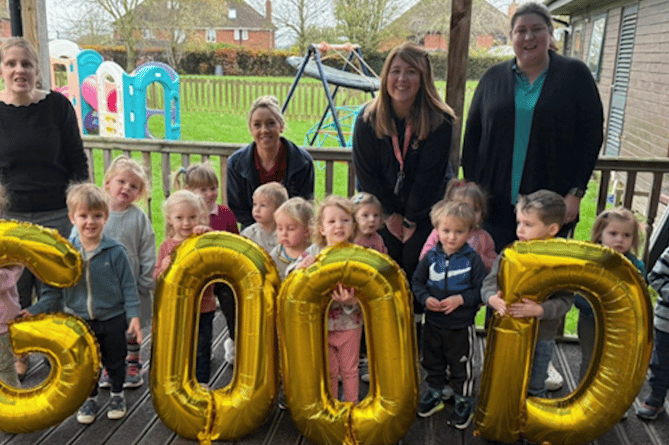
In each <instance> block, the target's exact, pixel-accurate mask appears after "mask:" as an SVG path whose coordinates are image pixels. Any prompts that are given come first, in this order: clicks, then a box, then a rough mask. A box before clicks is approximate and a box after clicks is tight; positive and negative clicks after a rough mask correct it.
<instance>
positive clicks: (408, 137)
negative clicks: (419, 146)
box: [390, 123, 412, 195]
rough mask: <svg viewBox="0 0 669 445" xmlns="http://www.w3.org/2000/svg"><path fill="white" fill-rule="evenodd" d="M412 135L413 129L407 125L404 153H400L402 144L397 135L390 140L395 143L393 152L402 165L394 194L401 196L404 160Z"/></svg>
mask: <svg viewBox="0 0 669 445" xmlns="http://www.w3.org/2000/svg"><path fill="white" fill-rule="evenodd" d="M411 133H412V128H411V124H410V123H407V126H406V128H405V130H404V151H403V152H400V142H399V141H398V140H397V134H395V133H393V135H392V136H391V137H390V139H391V140H392V141H393V151H394V152H395V157H396V158H397V162H399V164H400V171H398V172H397V179H396V180H395V188H394V189H393V193H394V194H396V195H399V193H400V190H401V189H402V182H403V181H404V158H405V157H406V155H407V150H408V149H409V142H411Z"/></svg>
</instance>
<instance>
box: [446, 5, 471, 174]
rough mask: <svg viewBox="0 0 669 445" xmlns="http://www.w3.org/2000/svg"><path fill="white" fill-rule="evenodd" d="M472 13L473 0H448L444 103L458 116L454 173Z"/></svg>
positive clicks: (457, 163) (453, 146)
mask: <svg viewBox="0 0 669 445" xmlns="http://www.w3.org/2000/svg"><path fill="white" fill-rule="evenodd" d="M471 17H472V0H453V1H452V2H451V33H450V39H449V44H448V68H447V72H446V103H447V104H449V105H450V106H451V107H452V108H453V110H454V111H455V114H456V116H457V117H458V120H457V121H455V122H454V124H453V139H452V140H451V164H452V165H453V169H454V173H455V175H456V176H457V174H458V168H459V166H460V139H461V135H462V125H463V124H464V122H465V121H466V119H467V116H463V110H464V104H465V87H466V86H467V60H468V57H469V28H470V24H471Z"/></svg>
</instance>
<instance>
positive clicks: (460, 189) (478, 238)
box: [419, 179, 497, 270]
mask: <svg viewBox="0 0 669 445" xmlns="http://www.w3.org/2000/svg"><path fill="white" fill-rule="evenodd" d="M444 199H445V200H446V201H460V202H464V203H465V204H467V205H468V206H470V207H471V208H472V210H473V211H474V217H475V220H474V230H472V233H471V235H469V239H468V240H467V244H469V245H470V246H471V247H472V249H474V251H476V253H478V254H479V256H480V257H481V260H483V264H485V267H486V269H488V270H490V268H491V267H492V263H493V262H494V261H495V258H497V253H496V252H495V242H494V241H493V239H492V236H490V234H489V233H488V232H486V231H485V230H483V229H482V228H481V224H482V223H483V220H484V219H485V217H486V213H487V210H486V197H485V193H484V192H483V190H481V187H479V186H478V185H476V183H475V182H471V181H464V180H462V179H451V180H450V181H449V182H448V185H447V186H446V193H445V195H444ZM438 241H439V236H438V235H437V229H434V230H433V231H432V232H431V233H430V235H429V236H428V237H427V240H425V244H424V245H423V250H421V252H420V256H419V258H420V259H423V256H425V254H426V253H427V251H428V250H430V249H432V248H433V247H434V246H436V245H437V242H438Z"/></svg>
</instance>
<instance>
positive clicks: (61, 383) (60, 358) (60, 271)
mask: <svg viewBox="0 0 669 445" xmlns="http://www.w3.org/2000/svg"><path fill="white" fill-rule="evenodd" d="M12 264H23V265H25V266H26V267H28V268H29V269H30V270H31V271H32V272H33V273H34V274H35V275H36V276H37V277H38V278H39V279H40V280H42V281H44V282H45V283H47V284H50V285H52V286H57V287H67V286H73V285H74V284H76V283H77V282H78V281H79V279H80V278H81V256H80V255H79V252H78V251H77V250H76V249H74V248H73V247H72V246H71V245H70V244H69V243H67V242H66V241H65V240H64V239H63V238H62V237H61V236H60V235H58V232H56V231H55V230H51V229H45V228H43V227H40V226H37V225H34V224H29V223H22V222H17V221H0V266H7V265H12ZM9 335H10V338H11V342H12V347H13V348H14V351H15V352H16V353H17V354H27V353H30V352H39V353H42V354H44V355H46V356H47V357H48V358H49V361H50V362H51V372H50V373H49V375H48V377H47V378H46V380H45V381H44V382H42V383H40V384H39V385H38V386H36V387H34V388H30V389H18V388H13V387H9V386H7V385H6V384H5V383H4V382H0V429H1V430H3V431H6V432H9V433H27V432H30V431H37V430H41V429H44V428H48V427H50V426H52V425H55V424H57V423H59V422H61V421H62V420H64V419H65V418H67V417H68V416H70V415H71V414H72V413H74V412H75V411H76V410H77V409H78V408H79V407H80V406H81V404H82V403H83V402H84V401H85V400H86V398H87V397H88V395H89V394H90V393H91V391H92V390H93V387H94V386H95V385H96V384H97V378H98V375H99V372H100V352H99V349H98V345H97V342H96V340H95V336H94V335H93V333H92V332H91V331H90V329H89V328H88V325H87V324H86V323H85V322H84V321H83V320H81V319H79V318H77V317H74V316H72V315H66V314H54V315H37V316H35V317H29V318H24V319H21V320H18V321H15V322H12V323H10V325H9Z"/></svg>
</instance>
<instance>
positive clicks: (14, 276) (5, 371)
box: [0, 185, 23, 388]
mask: <svg viewBox="0 0 669 445" xmlns="http://www.w3.org/2000/svg"><path fill="white" fill-rule="evenodd" d="M5 207H7V198H6V194H5V189H4V187H2V186H1V185H0V210H2V209H3V208H5ZM0 213H1V212H0ZM22 272H23V266H6V267H2V268H0V380H1V381H2V382H3V383H5V384H7V385H9V386H13V387H14V388H19V387H20V386H21V384H20V383H19V375H18V373H17V371H16V368H15V366H14V364H15V363H16V357H15V356H14V352H13V351H12V347H11V345H10V342H9V333H8V332H7V322H8V321H10V320H13V319H14V318H16V317H17V316H18V315H19V312H20V311H21V304H20V303H19V292H18V291H17V290H16V282H17V281H18V279H19V277H20V276H21V273H22Z"/></svg>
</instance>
